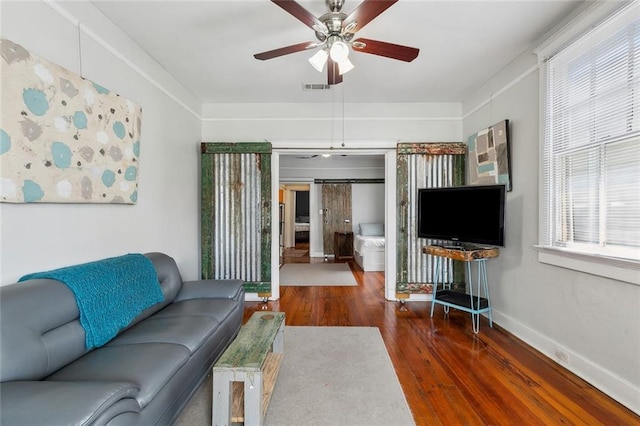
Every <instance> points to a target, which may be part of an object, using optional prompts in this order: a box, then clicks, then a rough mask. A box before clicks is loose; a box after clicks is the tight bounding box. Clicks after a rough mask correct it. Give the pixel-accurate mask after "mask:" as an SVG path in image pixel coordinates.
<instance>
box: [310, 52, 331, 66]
mask: <svg viewBox="0 0 640 426" xmlns="http://www.w3.org/2000/svg"><path fill="white" fill-rule="evenodd" d="M328 57H329V55H328V54H327V52H326V51H325V50H324V49H320V50H318V51H317V52H316V54H315V55H313V56H312V57H310V58H309V63H310V64H311V65H312V66H313V67H314V68H315V69H316V70H318V72H322V70H323V69H324V64H326V63H327V58H328Z"/></svg>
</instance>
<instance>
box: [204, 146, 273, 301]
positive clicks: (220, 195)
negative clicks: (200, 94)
mask: <svg viewBox="0 0 640 426" xmlns="http://www.w3.org/2000/svg"><path fill="white" fill-rule="evenodd" d="M201 153H202V154H201V196H202V200H201V224H200V225H201V254H202V278H203V279H240V280H242V281H244V282H245V290H246V291H247V292H253V293H258V294H259V295H260V296H261V297H268V296H270V295H271V144H270V143H202V144H201Z"/></svg>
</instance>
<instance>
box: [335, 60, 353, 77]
mask: <svg viewBox="0 0 640 426" xmlns="http://www.w3.org/2000/svg"><path fill="white" fill-rule="evenodd" d="M354 68H355V66H354V65H353V64H352V63H351V61H350V60H349V58H344V60H343V61H340V62H339V63H338V71H339V73H340V75H342V74H346V73H348V72H349V71H351V70H352V69H354Z"/></svg>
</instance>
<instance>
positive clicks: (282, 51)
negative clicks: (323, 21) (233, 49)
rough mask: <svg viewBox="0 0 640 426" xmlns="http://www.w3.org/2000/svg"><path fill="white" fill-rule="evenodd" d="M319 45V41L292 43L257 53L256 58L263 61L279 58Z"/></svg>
mask: <svg viewBox="0 0 640 426" xmlns="http://www.w3.org/2000/svg"><path fill="white" fill-rule="evenodd" d="M315 47H318V43H314V42H310V41H306V42H304V43H298V44H292V45H291V46H286V47H281V48H279V49H274V50H269V51H268V52H262V53H256V54H255V55H253V57H254V58H256V59H260V60H261V61H264V60H267V59H273V58H277V57H278V56H284V55H288V54H290V53H296V52H302V51H303V50H308V49H313V48H315Z"/></svg>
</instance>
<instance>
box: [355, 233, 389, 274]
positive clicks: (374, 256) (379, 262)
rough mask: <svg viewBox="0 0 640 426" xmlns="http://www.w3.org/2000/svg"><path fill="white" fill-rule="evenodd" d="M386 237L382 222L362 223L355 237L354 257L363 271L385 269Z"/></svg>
mask: <svg viewBox="0 0 640 426" xmlns="http://www.w3.org/2000/svg"><path fill="white" fill-rule="evenodd" d="M367 225H375V226H371V227H370V226H367ZM384 252H385V239H384V228H383V226H382V224H364V223H361V224H360V232H359V233H357V234H355V235H354V237H353V257H354V258H355V261H356V263H357V264H358V265H360V267H361V268H362V270H363V271H365V272H369V271H384Z"/></svg>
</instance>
